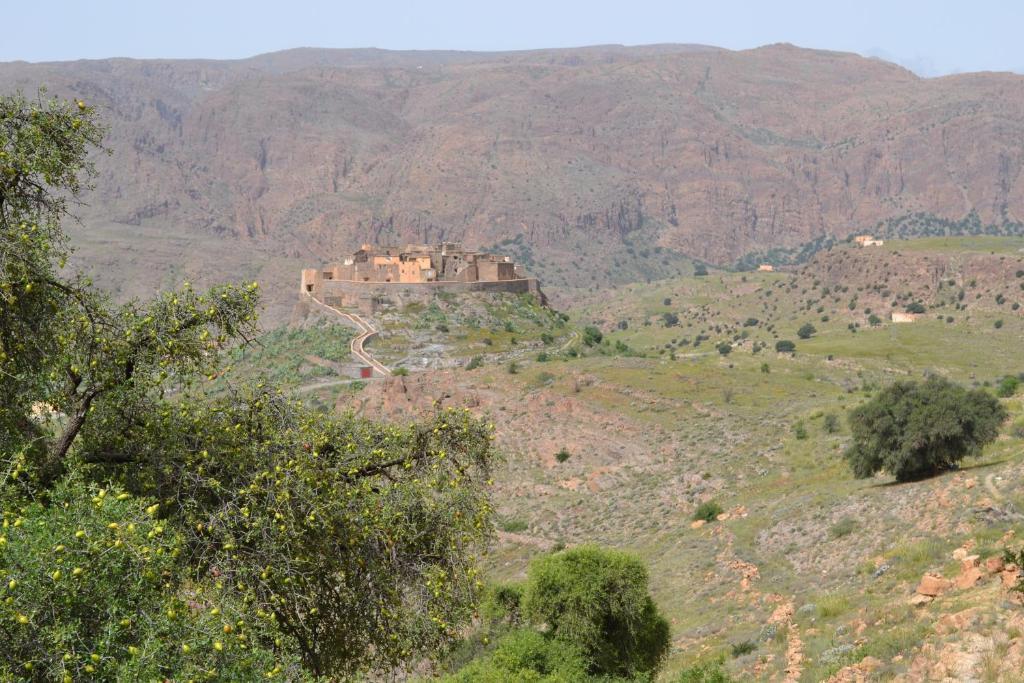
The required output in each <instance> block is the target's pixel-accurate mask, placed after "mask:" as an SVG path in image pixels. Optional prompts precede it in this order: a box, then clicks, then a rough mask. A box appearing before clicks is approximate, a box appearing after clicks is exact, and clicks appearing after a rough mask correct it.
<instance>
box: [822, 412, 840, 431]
mask: <svg viewBox="0 0 1024 683" xmlns="http://www.w3.org/2000/svg"><path fill="white" fill-rule="evenodd" d="M821 426H822V429H824V430H825V433H826V434H835V433H836V432H838V431H839V416H838V415H836V414H835V413H826V414H825V419H824V420H823V421H822V424H821Z"/></svg>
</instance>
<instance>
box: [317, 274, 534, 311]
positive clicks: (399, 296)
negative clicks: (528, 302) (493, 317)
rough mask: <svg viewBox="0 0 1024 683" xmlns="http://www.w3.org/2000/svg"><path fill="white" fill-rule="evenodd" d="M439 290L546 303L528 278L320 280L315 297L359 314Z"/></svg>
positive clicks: (532, 279)
mask: <svg viewBox="0 0 1024 683" xmlns="http://www.w3.org/2000/svg"><path fill="white" fill-rule="evenodd" d="M440 291H446V292H507V293H510V294H532V295H533V296H535V297H536V298H537V299H538V301H540V302H541V303H542V304H546V303H547V297H545V296H544V293H543V292H542V291H541V289H540V283H539V282H538V281H537V279H536V278H532V277H531V278H521V279H519V280H501V281H498V282H418V283H415V284H413V283H405V282H350V281H345V280H323V281H321V283H320V290H319V292H317V295H318V298H320V300H321V301H323V302H324V303H326V304H328V305H331V306H353V307H356V308H358V309H359V310H360V311H362V312H365V313H372V312H373V311H374V309H375V308H376V307H378V302H379V301H381V300H389V301H392V302H394V303H398V304H402V305H404V304H406V303H410V302H413V301H428V300H429V299H430V298H431V297H433V296H434V295H435V294H436V293H437V292H440Z"/></svg>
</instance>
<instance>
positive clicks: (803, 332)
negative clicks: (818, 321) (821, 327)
mask: <svg viewBox="0 0 1024 683" xmlns="http://www.w3.org/2000/svg"><path fill="white" fill-rule="evenodd" d="M817 331H818V330H817V329H816V328H815V327H814V325H812V324H811V323H804V324H803V325H801V326H800V329H799V330H797V331H796V336H798V337H800V338H801V339H810V338H811V337H812V336H814V333H815V332H817Z"/></svg>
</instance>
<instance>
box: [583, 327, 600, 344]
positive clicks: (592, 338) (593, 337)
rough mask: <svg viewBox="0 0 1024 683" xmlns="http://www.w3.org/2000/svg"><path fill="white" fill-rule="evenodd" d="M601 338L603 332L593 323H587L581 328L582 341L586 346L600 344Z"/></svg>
mask: <svg viewBox="0 0 1024 683" xmlns="http://www.w3.org/2000/svg"><path fill="white" fill-rule="evenodd" d="M602 339H604V334H602V333H601V330H599V329H597V328H596V327H594V326H593V325H587V326H586V327H584V328H583V343H584V344H586V345H587V346H594V345H595V344H600V343H601V340H602Z"/></svg>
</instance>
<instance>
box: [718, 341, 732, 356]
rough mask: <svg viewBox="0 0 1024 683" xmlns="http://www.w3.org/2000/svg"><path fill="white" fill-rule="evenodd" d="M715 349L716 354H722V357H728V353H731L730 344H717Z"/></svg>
mask: <svg viewBox="0 0 1024 683" xmlns="http://www.w3.org/2000/svg"><path fill="white" fill-rule="evenodd" d="M715 348H716V349H718V353H720V354H722V355H723V356H728V355H729V354H730V353H732V344H730V343H729V342H719V343H718V346H716V347H715Z"/></svg>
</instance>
